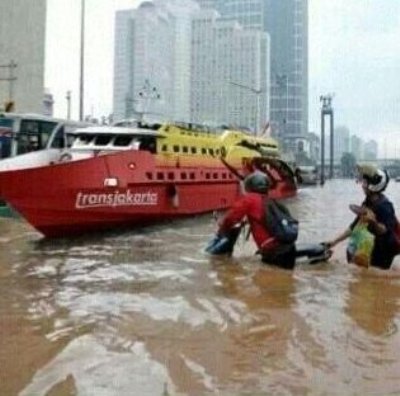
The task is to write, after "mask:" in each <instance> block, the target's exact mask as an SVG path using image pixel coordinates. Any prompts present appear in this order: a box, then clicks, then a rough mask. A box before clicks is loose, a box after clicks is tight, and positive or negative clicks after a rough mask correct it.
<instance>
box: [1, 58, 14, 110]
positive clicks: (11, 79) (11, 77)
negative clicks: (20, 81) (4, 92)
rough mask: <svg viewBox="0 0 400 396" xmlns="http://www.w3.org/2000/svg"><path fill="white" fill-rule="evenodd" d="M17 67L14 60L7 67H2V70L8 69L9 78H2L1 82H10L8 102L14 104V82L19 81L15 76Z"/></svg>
mask: <svg viewBox="0 0 400 396" xmlns="http://www.w3.org/2000/svg"><path fill="white" fill-rule="evenodd" d="M16 67H17V64H16V63H15V62H14V60H11V61H10V63H8V64H5V65H0V69H8V77H4V78H1V77H0V81H8V101H9V103H12V102H13V100H14V82H15V81H16V80H17V77H16V76H15V74H14V70H15V68H16Z"/></svg>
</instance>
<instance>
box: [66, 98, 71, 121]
mask: <svg viewBox="0 0 400 396" xmlns="http://www.w3.org/2000/svg"><path fill="white" fill-rule="evenodd" d="M65 99H67V120H70V119H71V91H67V95H66V97H65Z"/></svg>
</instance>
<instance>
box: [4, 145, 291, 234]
mask: <svg viewBox="0 0 400 396" xmlns="http://www.w3.org/2000/svg"><path fill="white" fill-rule="evenodd" d="M295 193H296V186H295V184H294V183H293V180H285V179H282V180H281V182H279V183H278V185H277V186H276V188H275V189H274V190H273V191H272V196H274V197H275V198H286V197H289V196H292V195H294V194H295ZM240 194H241V187H240V183H239V182H238V180H237V178H236V177H235V176H234V175H232V173H231V172H229V170H227V169H226V168H225V167H224V166H223V165H222V164H221V162H220V161H218V160H217V159H215V160H213V161H211V162H210V161H208V162H207V165H206V163H202V162H201V161H200V162H198V163H195V164H192V165H191V164H186V163H182V161H181V163H179V161H171V160H166V159H165V158H164V159H163V158H162V157H157V156H154V155H152V154H150V153H148V152H144V151H143V152H142V151H126V152H121V153H117V154H112V155H105V156H98V157H93V158H90V159H84V160H81V161H73V162H68V163H61V164H55V165H49V166H44V167H38V168H31V169H24V170H16V171H8V172H0V196H2V197H3V198H4V199H5V200H6V201H7V202H8V203H9V204H10V205H11V206H12V207H13V208H14V209H15V210H16V211H18V212H19V213H20V214H21V215H22V216H23V217H24V218H25V219H26V220H27V221H28V222H29V223H30V224H31V225H32V226H34V227H35V228H36V229H37V230H39V231H40V232H41V233H43V234H44V235H45V236H47V237H56V236H66V235H72V234H80V233H83V232H88V231H92V230H100V229H112V228H115V227H126V226H132V227H137V226H143V225H147V224H150V223H157V222H160V221H165V220H172V219H175V218H179V217H185V216H190V215H196V214H201V213H206V212H211V211H214V210H222V209H226V208H228V207H230V206H231V205H232V203H233V202H234V201H235V200H236V199H237V198H238V196H239V195H240Z"/></svg>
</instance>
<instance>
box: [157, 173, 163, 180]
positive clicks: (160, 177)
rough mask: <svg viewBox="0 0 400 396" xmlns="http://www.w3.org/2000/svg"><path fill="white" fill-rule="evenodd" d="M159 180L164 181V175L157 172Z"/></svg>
mask: <svg viewBox="0 0 400 396" xmlns="http://www.w3.org/2000/svg"><path fill="white" fill-rule="evenodd" d="M157 180H164V173H163V172H157Z"/></svg>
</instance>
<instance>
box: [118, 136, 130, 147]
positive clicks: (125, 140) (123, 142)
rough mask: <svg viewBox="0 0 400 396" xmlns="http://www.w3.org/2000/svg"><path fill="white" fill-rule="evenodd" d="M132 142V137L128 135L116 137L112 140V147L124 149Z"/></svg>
mask: <svg viewBox="0 0 400 396" xmlns="http://www.w3.org/2000/svg"><path fill="white" fill-rule="evenodd" d="M131 141H132V136H129V135H117V136H116V138H115V139H114V146H116V147H126V146H129V144H130V143H131Z"/></svg>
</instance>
